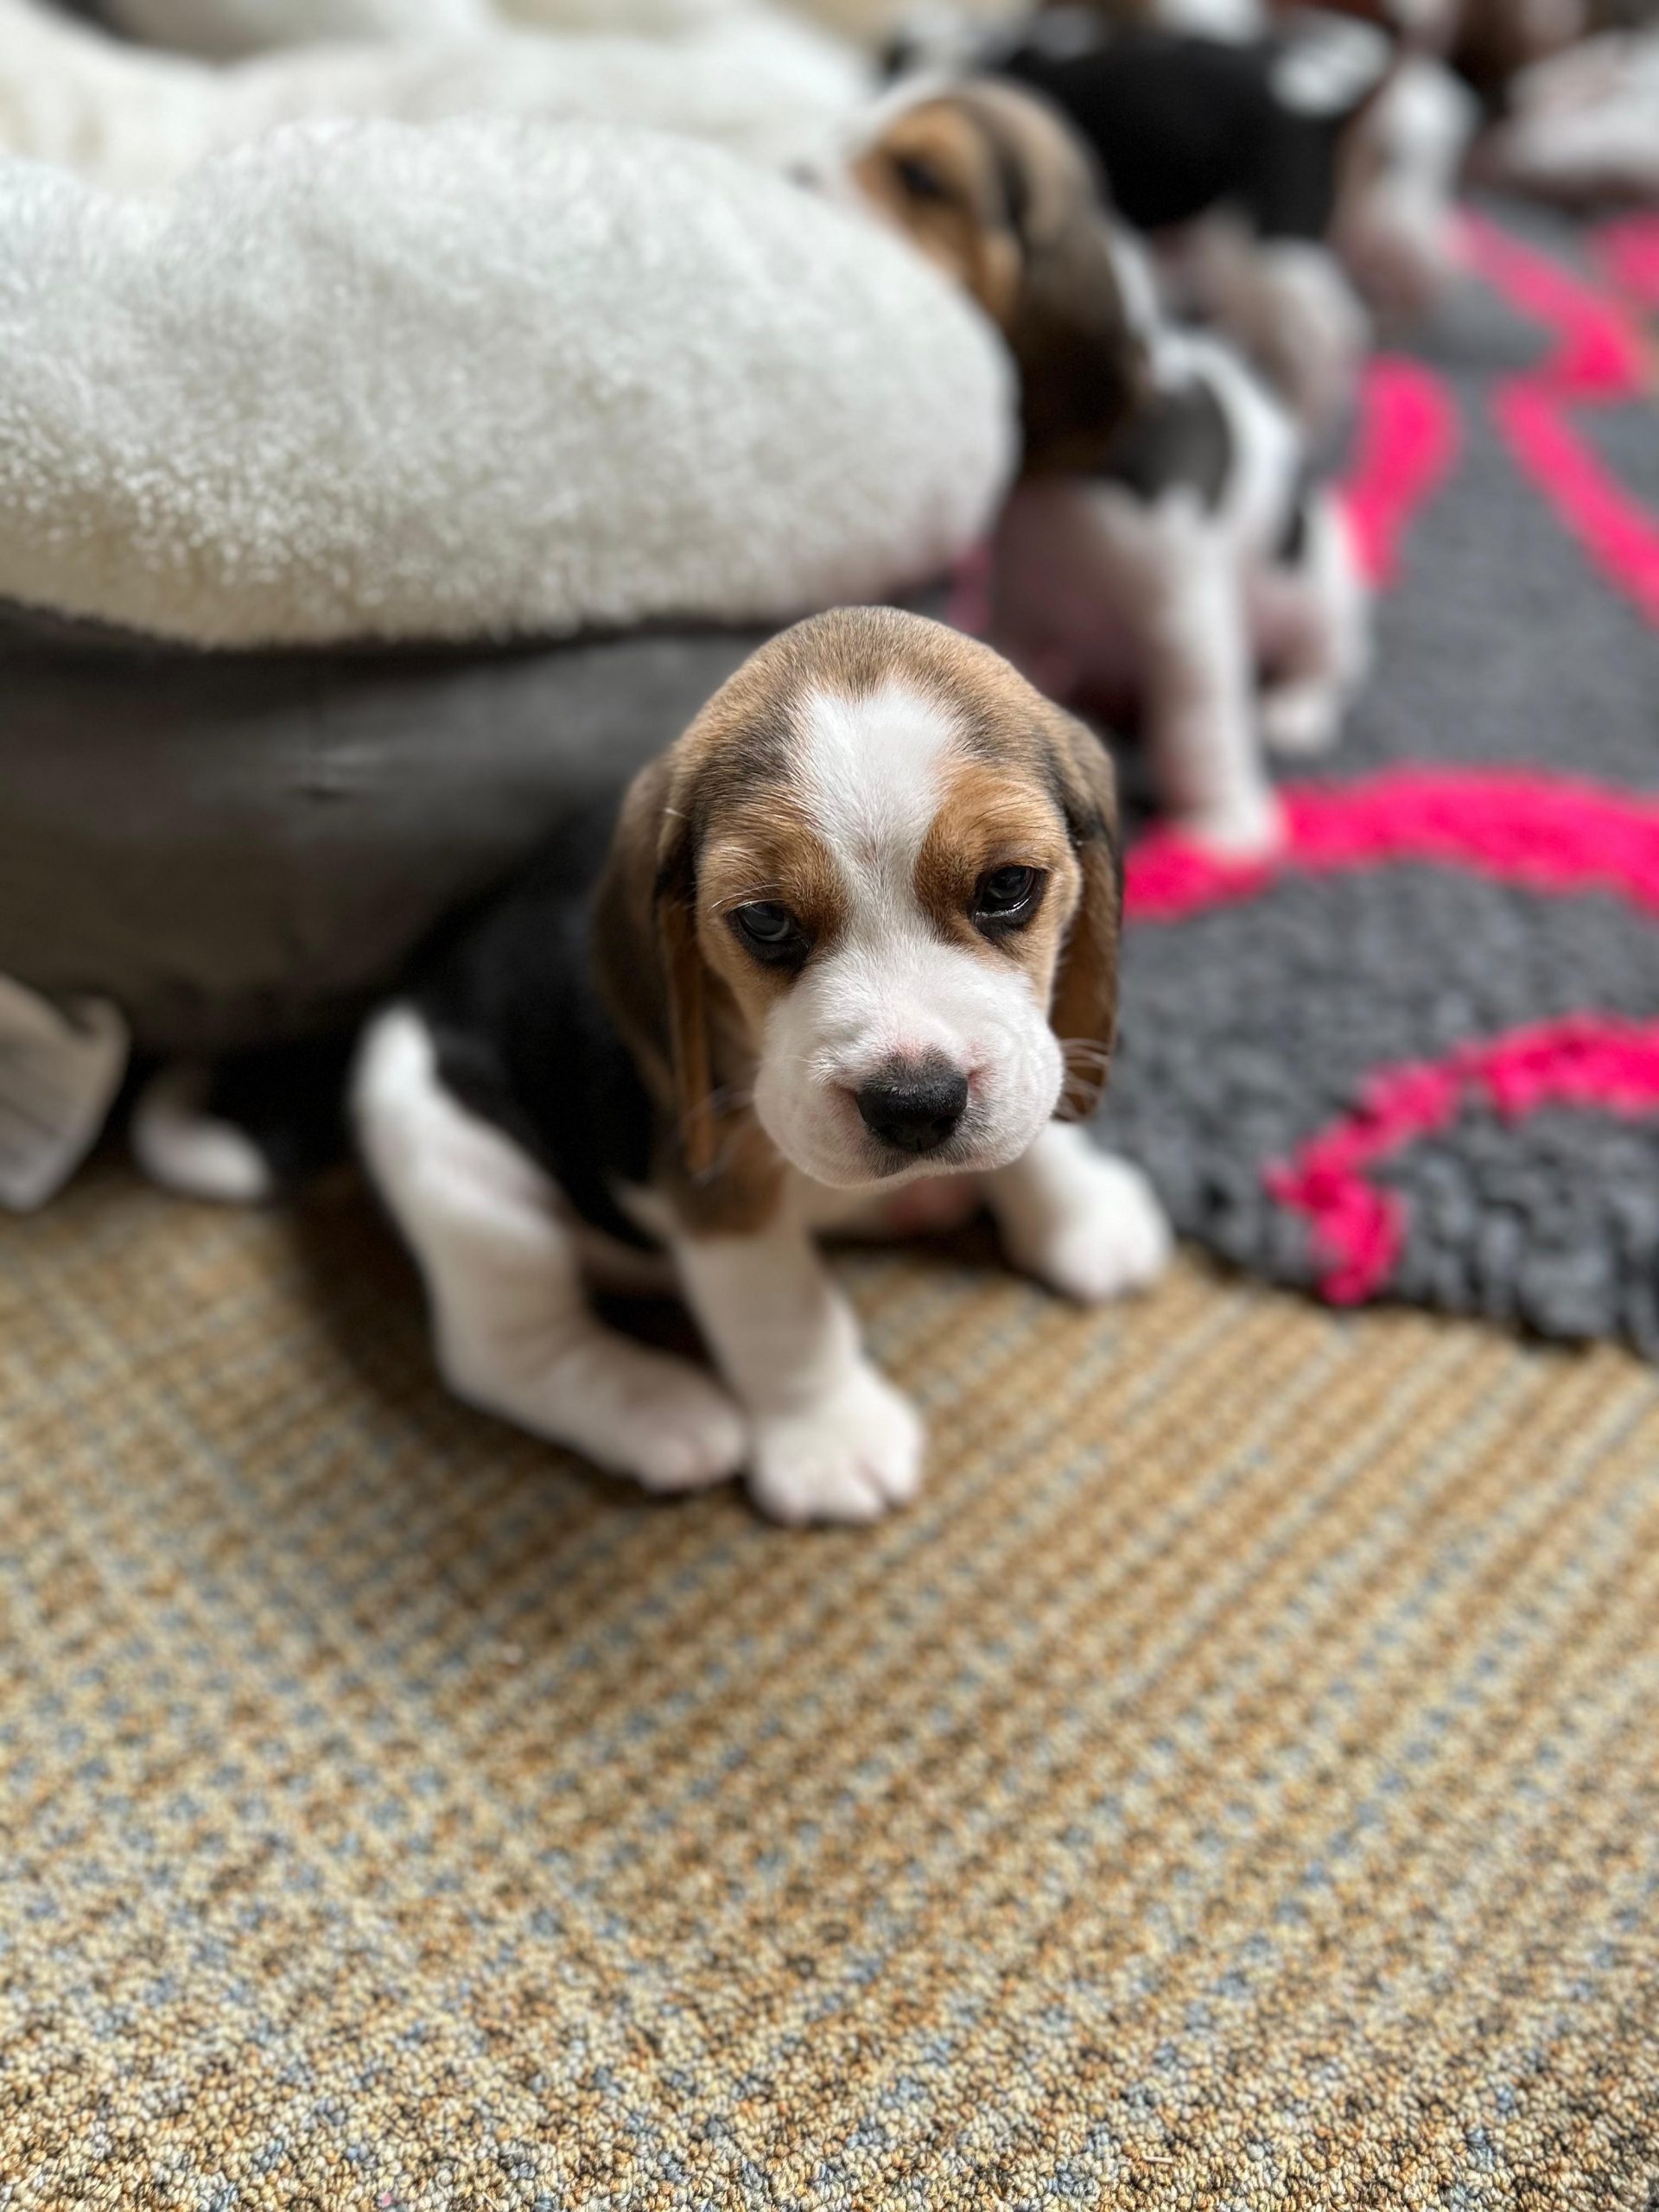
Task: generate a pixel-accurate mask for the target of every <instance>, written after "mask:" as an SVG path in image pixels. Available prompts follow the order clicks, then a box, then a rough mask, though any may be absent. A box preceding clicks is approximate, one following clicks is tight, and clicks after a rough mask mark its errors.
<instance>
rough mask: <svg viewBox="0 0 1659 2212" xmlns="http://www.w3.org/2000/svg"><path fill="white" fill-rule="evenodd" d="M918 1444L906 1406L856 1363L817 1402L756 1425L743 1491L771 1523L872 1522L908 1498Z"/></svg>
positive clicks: (918, 1463) (915, 1478)
mask: <svg viewBox="0 0 1659 2212" xmlns="http://www.w3.org/2000/svg"><path fill="white" fill-rule="evenodd" d="M922 1442H923V1433H922V1424H921V1421H920V1419H919V1418H918V1415H917V1414H916V1412H915V1410H914V1408H912V1405H911V1403H910V1402H909V1400H908V1399H907V1398H906V1397H904V1396H903V1395H901V1394H900V1393H899V1391H897V1390H895V1389H893V1385H892V1383H889V1382H887V1380H886V1378H885V1377H884V1376H880V1375H879V1374H878V1373H877V1372H876V1370H875V1369H874V1367H872V1366H871V1365H870V1364H869V1363H868V1360H861V1361H860V1362H859V1363H858V1364H857V1365H856V1366H855V1368H854V1369H853V1370H852V1372H851V1373H850V1374H849V1376H847V1378H846V1380H845V1381H844V1382H842V1383H840V1384H839V1385H838V1386H837V1387H836V1389H834V1390H832V1391H831V1392H830V1393H829V1395H827V1396H825V1397H823V1398H820V1399H818V1400H817V1402H816V1403H814V1404H812V1405H810V1406H807V1407H804V1408H802V1410H801V1411H800V1412H798V1413H789V1414H770V1415H767V1416H765V1417H763V1418H762V1419H761V1420H760V1421H757V1422H756V1424H755V1431H754V1462H753V1466H754V1471H753V1474H752V1475H751V1477H750V1478H749V1487H750V1490H751V1492H752V1493H753V1497H754V1502H755V1503H756V1504H757V1505H758V1506H759V1507H760V1510H761V1511H762V1512H763V1513H767V1514H770V1516H772V1519H773V1520H774V1521H785V1522H791V1523H799V1522H804V1521H879V1520H880V1517H881V1516H882V1515H883V1514H884V1513H886V1512H887V1510H889V1508H890V1507H892V1506H895V1505H903V1504H905V1503H907V1502H908V1501H909V1500H910V1499H911V1498H912V1497H915V1495H916V1492H917V1490H918V1487H919V1485H920V1483H921V1479H922Z"/></svg>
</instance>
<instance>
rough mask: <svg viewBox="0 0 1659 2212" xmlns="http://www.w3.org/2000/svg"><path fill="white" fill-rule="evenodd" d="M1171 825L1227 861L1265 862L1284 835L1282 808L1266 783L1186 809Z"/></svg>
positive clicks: (1276, 796)
mask: <svg viewBox="0 0 1659 2212" xmlns="http://www.w3.org/2000/svg"><path fill="white" fill-rule="evenodd" d="M1174 826H1175V828H1176V829H1179V831H1180V833H1181V835H1182V836H1185V837H1189V838H1191V839H1192V842H1193V843H1194V844H1198V845H1203V846H1204V847H1205V849H1207V850H1208V851H1210V852H1211V853H1213V854H1215V855H1217V858H1218V859H1221V860H1228V861H1251V860H1262V859H1265V858H1266V857H1267V856H1268V855H1270V854H1273V853H1275V852H1277V851H1279V850H1280V849H1281V847H1282V846H1283V844H1284V842H1285V839H1286V836H1287V829H1286V824H1285V813H1284V809H1283V807H1282V806H1281V804H1280V803H1279V798H1278V794H1277V793H1276V792H1275V791H1274V790H1273V789H1272V787H1271V786H1270V785H1266V784H1263V785H1261V786H1260V788H1259V789H1256V790H1252V791H1238V792H1236V793H1235V794H1234V795H1233V796H1232V797H1230V798H1225V799H1219V800H1217V801H1216V802H1215V803H1214V804H1211V805H1209V806H1203V807H1192V808H1190V809H1188V810H1186V811H1185V812H1184V813H1181V814H1178V815H1177V816H1176V817H1175V818H1174Z"/></svg>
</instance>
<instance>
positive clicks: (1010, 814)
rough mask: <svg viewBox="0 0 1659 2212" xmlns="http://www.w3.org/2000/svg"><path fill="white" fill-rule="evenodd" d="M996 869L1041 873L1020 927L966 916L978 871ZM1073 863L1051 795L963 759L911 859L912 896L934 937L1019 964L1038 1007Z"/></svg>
mask: <svg viewBox="0 0 1659 2212" xmlns="http://www.w3.org/2000/svg"><path fill="white" fill-rule="evenodd" d="M996 868H1034V869H1035V870H1036V871H1037V872H1038V873H1039V874H1041V875H1043V876H1046V878H1047V884H1046V889H1045V891H1044V893H1043V896H1042V901H1041V904H1040V905H1039V907H1038V909H1037V912H1036V914H1035V916H1034V917H1033V919H1032V920H1031V921H1030V922H1029V923H1027V925H1026V926H1025V927H1024V928H1022V929H1014V930H1008V931H1002V932H1001V933H998V934H997V935H995V936H992V937H988V936H987V935H986V934H985V932H984V931H982V930H981V929H980V928H978V927H977V926H976V924H975V921H974V919H973V912H972V909H973V902H974V894H975V892H976V889H977V887H978V885H979V882H980V880H981V879H982V877H983V876H985V875H988V874H990V873H991V872H992V871H993V870H995V869H996ZM1078 881H1079V879H1078V871H1077V861H1076V860H1075V858H1074V857H1073V855H1072V852H1071V842H1070V840H1069V839H1068V838H1067V836H1066V834H1065V824H1064V823H1063V822H1062V820H1061V818H1060V815H1059V810H1058V807H1057V806H1056V804H1055V802H1054V799H1053V798H1052V796H1051V794H1050V793H1049V792H1048V791H1046V790H1045V789H1044V788H1042V786H1041V785H1039V784H1037V783H1035V782H1033V781H1031V780H1028V779H1026V778H1023V777H1020V775H1018V774H1017V773H1010V772H1009V770H1008V769H1007V768H1005V767H1003V766H1001V765H1000V764H997V765H993V764H992V763H990V762H988V761H982V760H970V761H968V762H965V763H964V764H963V767H962V768H961V769H960V771H959V772H957V775H956V776H955V777H954V778H953V779H952V781H951V787H950V791H949V793H948V794H947V796H946V798H945V799H944V804H942V805H941V806H940V808H939V810H938V814H937V815H936V816H935V817H934V821H933V824H932V827H931V829H930V830H929V832H928V835H927V839H926V842H925V843H924V845H923V847H922V849H921V852H920V854H919V855H918V860H917V864H916V895H917V898H918V900H919V902H920V904H921V906H922V909H923V911H924V912H925V913H926V914H927V916H928V917H929V918H930V919H931V922H932V923H933V925H934V927H935V928H936V929H938V931H940V933H941V934H942V935H944V936H948V937H949V938H951V939H952V940H953V941H954V942H956V943H957V944H963V945H966V946H968V947H969V949H970V950H974V951H976V952H978V953H979V954H981V955H982V957H984V958H985V959H987V960H989V961H995V962H998V963H1007V962H1010V961H1012V962H1013V963H1015V964H1016V965H1018V966H1019V967H1020V968H1022V969H1025V971H1026V972H1027V975H1028V976H1029V977H1030V978H1031V982H1032V988H1033V991H1034V993H1035V995H1036V997H1037V1001H1038V1003H1039V1005H1045V1006H1046V1004H1047V1002H1048V998H1049V994H1050V992H1051V990H1052V986H1053V981H1054V969H1055V964H1056V961H1057V959H1058V953H1059V948H1060V944H1061V943H1062V941H1063V939H1064V938H1065V931H1066V928H1067V926H1068V925H1069V924H1070V922H1071V916H1072V914H1073V912H1075V910H1076V907H1077V891H1078Z"/></svg>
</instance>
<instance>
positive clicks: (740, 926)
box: [732, 899, 810, 968]
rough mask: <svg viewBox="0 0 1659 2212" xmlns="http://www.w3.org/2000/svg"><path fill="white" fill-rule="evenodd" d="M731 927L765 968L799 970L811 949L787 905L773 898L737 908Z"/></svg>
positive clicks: (757, 900) (804, 932) (802, 930)
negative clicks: (780, 903)
mask: <svg viewBox="0 0 1659 2212" xmlns="http://www.w3.org/2000/svg"><path fill="white" fill-rule="evenodd" d="M732 926H733V928H734V930H735V931H737V933H738V935H739V937H740V938H742V940H743V943H744V944H746V945H747V948H748V950H750V951H751V952H752V953H753V955H754V957H755V958H756V959H757V960H761V961H764V962H765V963H766V966H767V967H768V968H798V967H799V966H800V964H801V963H802V961H804V959H805V957H806V956H807V953H808V952H809V950H810V944H809V943H808V940H807V935H806V931H804V929H803V928H802V927H801V925H800V924H799V923H798V921H797V920H796V918H795V917H794V915H793V914H791V912H790V911H789V909H788V907H787V906H779V905H778V903H777V902H776V900H775V899H756V900H755V901H754V902H753V904H752V905H750V906H739V907H738V908H737V909H736V910H735V911H734V913H733V915H732Z"/></svg>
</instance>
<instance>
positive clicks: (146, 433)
mask: <svg viewBox="0 0 1659 2212" xmlns="http://www.w3.org/2000/svg"><path fill="white" fill-rule="evenodd" d="M0 423H3V424H4V427H5V435H4V436H3V438H0V597H10V598H12V599H14V600H16V601H22V602H24V603H26V604H30V605H33V606H35V607H46V608H50V609H54V610H56V611H59V612H61V613H70V614H75V615H80V616H87V617H92V618H95V619H99V620H105V621H109V622H112V623H116V624H119V625H122V626H126V627H129V628H131V629H136V630H138V631H141V632H150V633H153V634H156V635H158V636H162V637H167V638H172V639H186V640H190V641H193V642H195V643H199V644H211V645H270V644H278V643H280V644H299V643H327V642H335V641H339V640H341V639H361V638H380V639H393V638H402V639H423V640H435V639H476V638H478V637H480V636H493V637H497V638H505V637H510V636H512V635H515V634H524V633H529V634H532V635H538V636H543V637H545V636H550V635H569V634H572V633H575V632H578V631H582V630H587V629H591V628H594V627H595V626H607V627H609V626H622V625H626V624H631V623H637V622H642V621H652V620H664V619H671V618H682V619H683V618H692V619H696V620H720V621H746V620H753V621H764V620H783V619H785V618H787V617H789V616H791V615H793V614H795V613H799V612H801V611H803V610H804V609H806V608H810V607H817V606H822V605H824V604H827V603H830V602H833V601H838V600H845V599H859V598H871V597H880V596H882V595H885V594H888V593H890V592H892V591H893V590H894V589H895V588H899V587H900V586H902V585H904V584H906V583H908V582H915V581H918V580H920V579H923V578H925V577H927V576H929V575H933V574H936V573H937V572H938V570H939V569H942V568H943V567H944V566H945V565H946V564H947V563H949V562H950V559H951V558H952V557H953V556H955V555H957V553H958V552H959V551H960V550H962V548H963V546H964V545H965V544H966V543H969V542H970V541H971V540H972V539H973V538H974V537H976V535H977V534H978V532H979V531H981V530H982V528H983V527H984V525H985V524H986V522H987V520H988V517H989V515H990V513H991V512H992V511H993V508H994V506H995V502H996V499H997V498H998V496H999V493H1000V492H1001V487H1002V485H1003V483H1004V481H1005V479H1006V475H1007V469H1008V466H1009V463H1010V459H1011V452H1012V444H1013V410H1012V405H1011V398H1010V391H1009V377H1008V372H1007V365H1006V362H1005V359H1004V357H1003V355H1002V353H1001V348H1000V346H999V345H998V342H997V340H996V339H995V335H994V334H993V333H992V332H991V330H990V328H989V327H988V325H987V324H985V323H984V322H983V321H982V319H981V318H980V317H979V316H978V315H977V314H976V312H975V311H974V310H973V309H972V308H970V307H969V306H968V305H967V304H966V303H965V302H963V299H962V298H961V297H960V296H958V295H957V292H956V291H955V290H953V289H952V288H951V287H950V285H949V284H948V283H947V282H946V281H945V280H944V278H943V277H940V276H938V275H937V274H935V272H934V271H933V270H931V269H930V268H929V267H928V266H927V265H926V264H925V263H924V262H923V261H922V259H921V258H920V257H918V256H917V255H916V254H914V253H913V252H912V251H910V250H909V249H908V248H907V247H906V246H905V245H903V244H901V243H900V242H899V241H898V240H897V239H894V238H889V237H888V236H887V235H886V234H885V233H884V232H882V231H880V229H879V228H878V227H877V226H874V225H873V224H871V223H869V222H868V221H867V220H865V219H861V217H859V216H858V215H857V214H856V213H849V212H845V211H842V210H841V209H839V208H837V207H833V206H830V205H829V204H827V203H826V202H824V201H823V200H820V199H818V198H817V197H815V196H814V195H812V194H809V193H807V192H805V191H804V190H802V189H800V188H798V187H796V186H794V185H792V184H791V183H790V182H788V181H786V180H785V179H782V178H779V177H776V176H773V175H770V174H768V173H766V171H764V170H762V169H760V168H756V167H754V166H753V165H751V164H749V163H747V162H742V161H740V160H739V159H738V158H736V157H735V156H731V155H728V154H727V153H724V152H722V151H721V150H719V149H715V148H712V147H708V146H702V145H698V144H696V143H692V142H690V141H689V140H682V139H678V138H672V137H667V136H664V135H658V134H657V133H653V132H649V131H643V130H626V129H620V128H612V127H608V126H602V125H599V124H577V123H571V124H560V125H558V126H556V127H553V126H547V125H542V126H532V125H530V124H524V123H522V122H518V121H514V120H511V119H508V118H499V117H490V118H468V119H461V120H457V121H454V122H448V123H442V124H431V125H429V126H426V127H423V128H419V129H415V128H410V127H407V126H404V125H400V124H389V123H384V122H378V123H358V124H313V125H305V126H296V127H295V128H293V129H290V130H283V131H279V132H277V133H276V134H275V135H274V136H272V137H269V138H266V139H264V140H262V141H260V142H259V143H257V144H255V145H253V146H250V147H247V148H245V149H240V150H238V151H237V152H235V153H232V154H229V155H226V156H220V157H218V158H216V159H214V160H212V161H210V162H207V163H205V164H204V165H203V166H202V167H201V168H200V169H197V170H194V171H193V172H192V173H191V174H190V175H188V177H186V178H185V179H183V180H182V181H181V182H180V183H179V184H178V185H177V187H176V188H174V189H173V190H172V191H170V192H168V193H167V194H162V195H160V196H158V197H156V199H154V200H144V201H132V200H117V199H113V198H111V197H110V196H108V195H106V194H103V193H100V192H99V191H96V190H94V189H92V188H90V187H89V186H87V185H86V183H85V182H83V181H80V180H79V179H77V178H74V177H73V176H70V175H66V174H64V173H63V172H61V171H60V170H57V169H54V168H47V167H45V166H42V165H41V164H37V163H31V162H18V161H12V162H4V163H0Z"/></svg>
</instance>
